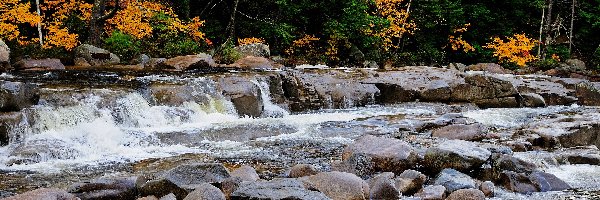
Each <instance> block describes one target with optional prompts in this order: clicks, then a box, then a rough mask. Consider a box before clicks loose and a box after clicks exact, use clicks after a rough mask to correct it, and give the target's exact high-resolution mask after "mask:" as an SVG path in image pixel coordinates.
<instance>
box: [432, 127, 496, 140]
mask: <svg viewBox="0 0 600 200" xmlns="http://www.w3.org/2000/svg"><path fill="white" fill-rule="evenodd" d="M486 132H487V130H485V128H484V127H483V125H481V124H469V125H465V124H454V125H450V126H444V127H442V128H438V129H435V130H433V131H432V132H431V136H433V137H439V138H447V139H456V140H468V141H478V140H482V139H485V138H486V137H487V134H486Z"/></svg>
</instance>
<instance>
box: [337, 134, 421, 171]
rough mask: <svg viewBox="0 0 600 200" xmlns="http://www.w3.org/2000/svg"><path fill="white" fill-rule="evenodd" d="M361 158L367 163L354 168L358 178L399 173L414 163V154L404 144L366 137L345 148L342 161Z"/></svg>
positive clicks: (408, 146)
mask: <svg viewBox="0 0 600 200" xmlns="http://www.w3.org/2000/svg"><path fill="white" fill-rule="evenodd" d="M357 157H362V158H365V160H366V161H367V162H368V163H366V164H367V165H366V167H365V166H355V169H356V172H360V173H358V174H359V175H360V176H363V175H368V174H373V173H375V172H394V173H401V172H403V171H404V170H406V169H409V168H411V167H412V166H413V164H414V163H415V162H416V153H415V151H414V150H413V148H412V147H411V146H410V145H409V144H408V143H406V142H404V141H402V140H398V139H394V138H382V137H376V136H372V135H366V136H363V137H361V138H359V139H358V140H356V141H355V142H354V143H352V144H350V145H349V146H347V147H346V148H345V149H344V151H343V153H342V160H343V161H344V162H346V163H351V162H350V161H352V158H357Z"/></svg>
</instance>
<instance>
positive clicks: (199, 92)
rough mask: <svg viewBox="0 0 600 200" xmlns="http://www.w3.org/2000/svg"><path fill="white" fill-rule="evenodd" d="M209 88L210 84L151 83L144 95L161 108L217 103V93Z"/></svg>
mask: <svg viewBox="0 0 600 200" xmlns="http://www.w3.org/2000/svg"><path fill="white" fill-rule="evenodd" d="M210 86H211V84H210V83H206V84H202V83H186V84H163V83H152V84H150V85H149V86H148V87H147V88H146V90H145V91H144V93H146V94H148V95H149V96H150V99H151V100H153V103H154V104H156V105H161V106H173V107H174V106H181V105H183V104H184V103H186V102H195V103H198V104H199V105H210V104H211V103H218V102H216V101H218V100H219V99H218V98H219V96H218V94H217V92H216V91H213V90H211V89H210ZM217 112H219V111H217ZM221 112H224V110H221Z"/></svg>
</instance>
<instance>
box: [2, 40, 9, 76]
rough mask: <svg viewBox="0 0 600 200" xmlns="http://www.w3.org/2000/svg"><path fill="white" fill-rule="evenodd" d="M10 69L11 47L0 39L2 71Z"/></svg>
mask: <svg viewBox="0 0 600 200" xmlns="http://www.w3.org/2000/svg"><path fill="white" fill-rule="evenodd" d="M8 70H10V48H8V45H6V43H4V41H2V39H0V71H2V72H4V71H8Z"/></svg>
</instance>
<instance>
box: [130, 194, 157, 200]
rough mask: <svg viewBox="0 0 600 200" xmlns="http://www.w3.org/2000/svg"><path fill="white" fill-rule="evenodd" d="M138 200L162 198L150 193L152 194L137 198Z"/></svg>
mask: <svg viewBox="0 0 600 200" xmlns="http://www.w3.org/2000/svg"><path fill="white" fill-rule="evenodd" d="M136 200H160V199H158V198H157V197H155V196H153V195H150V196H146V197H140V198H137V199H136Z"/></svg>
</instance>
